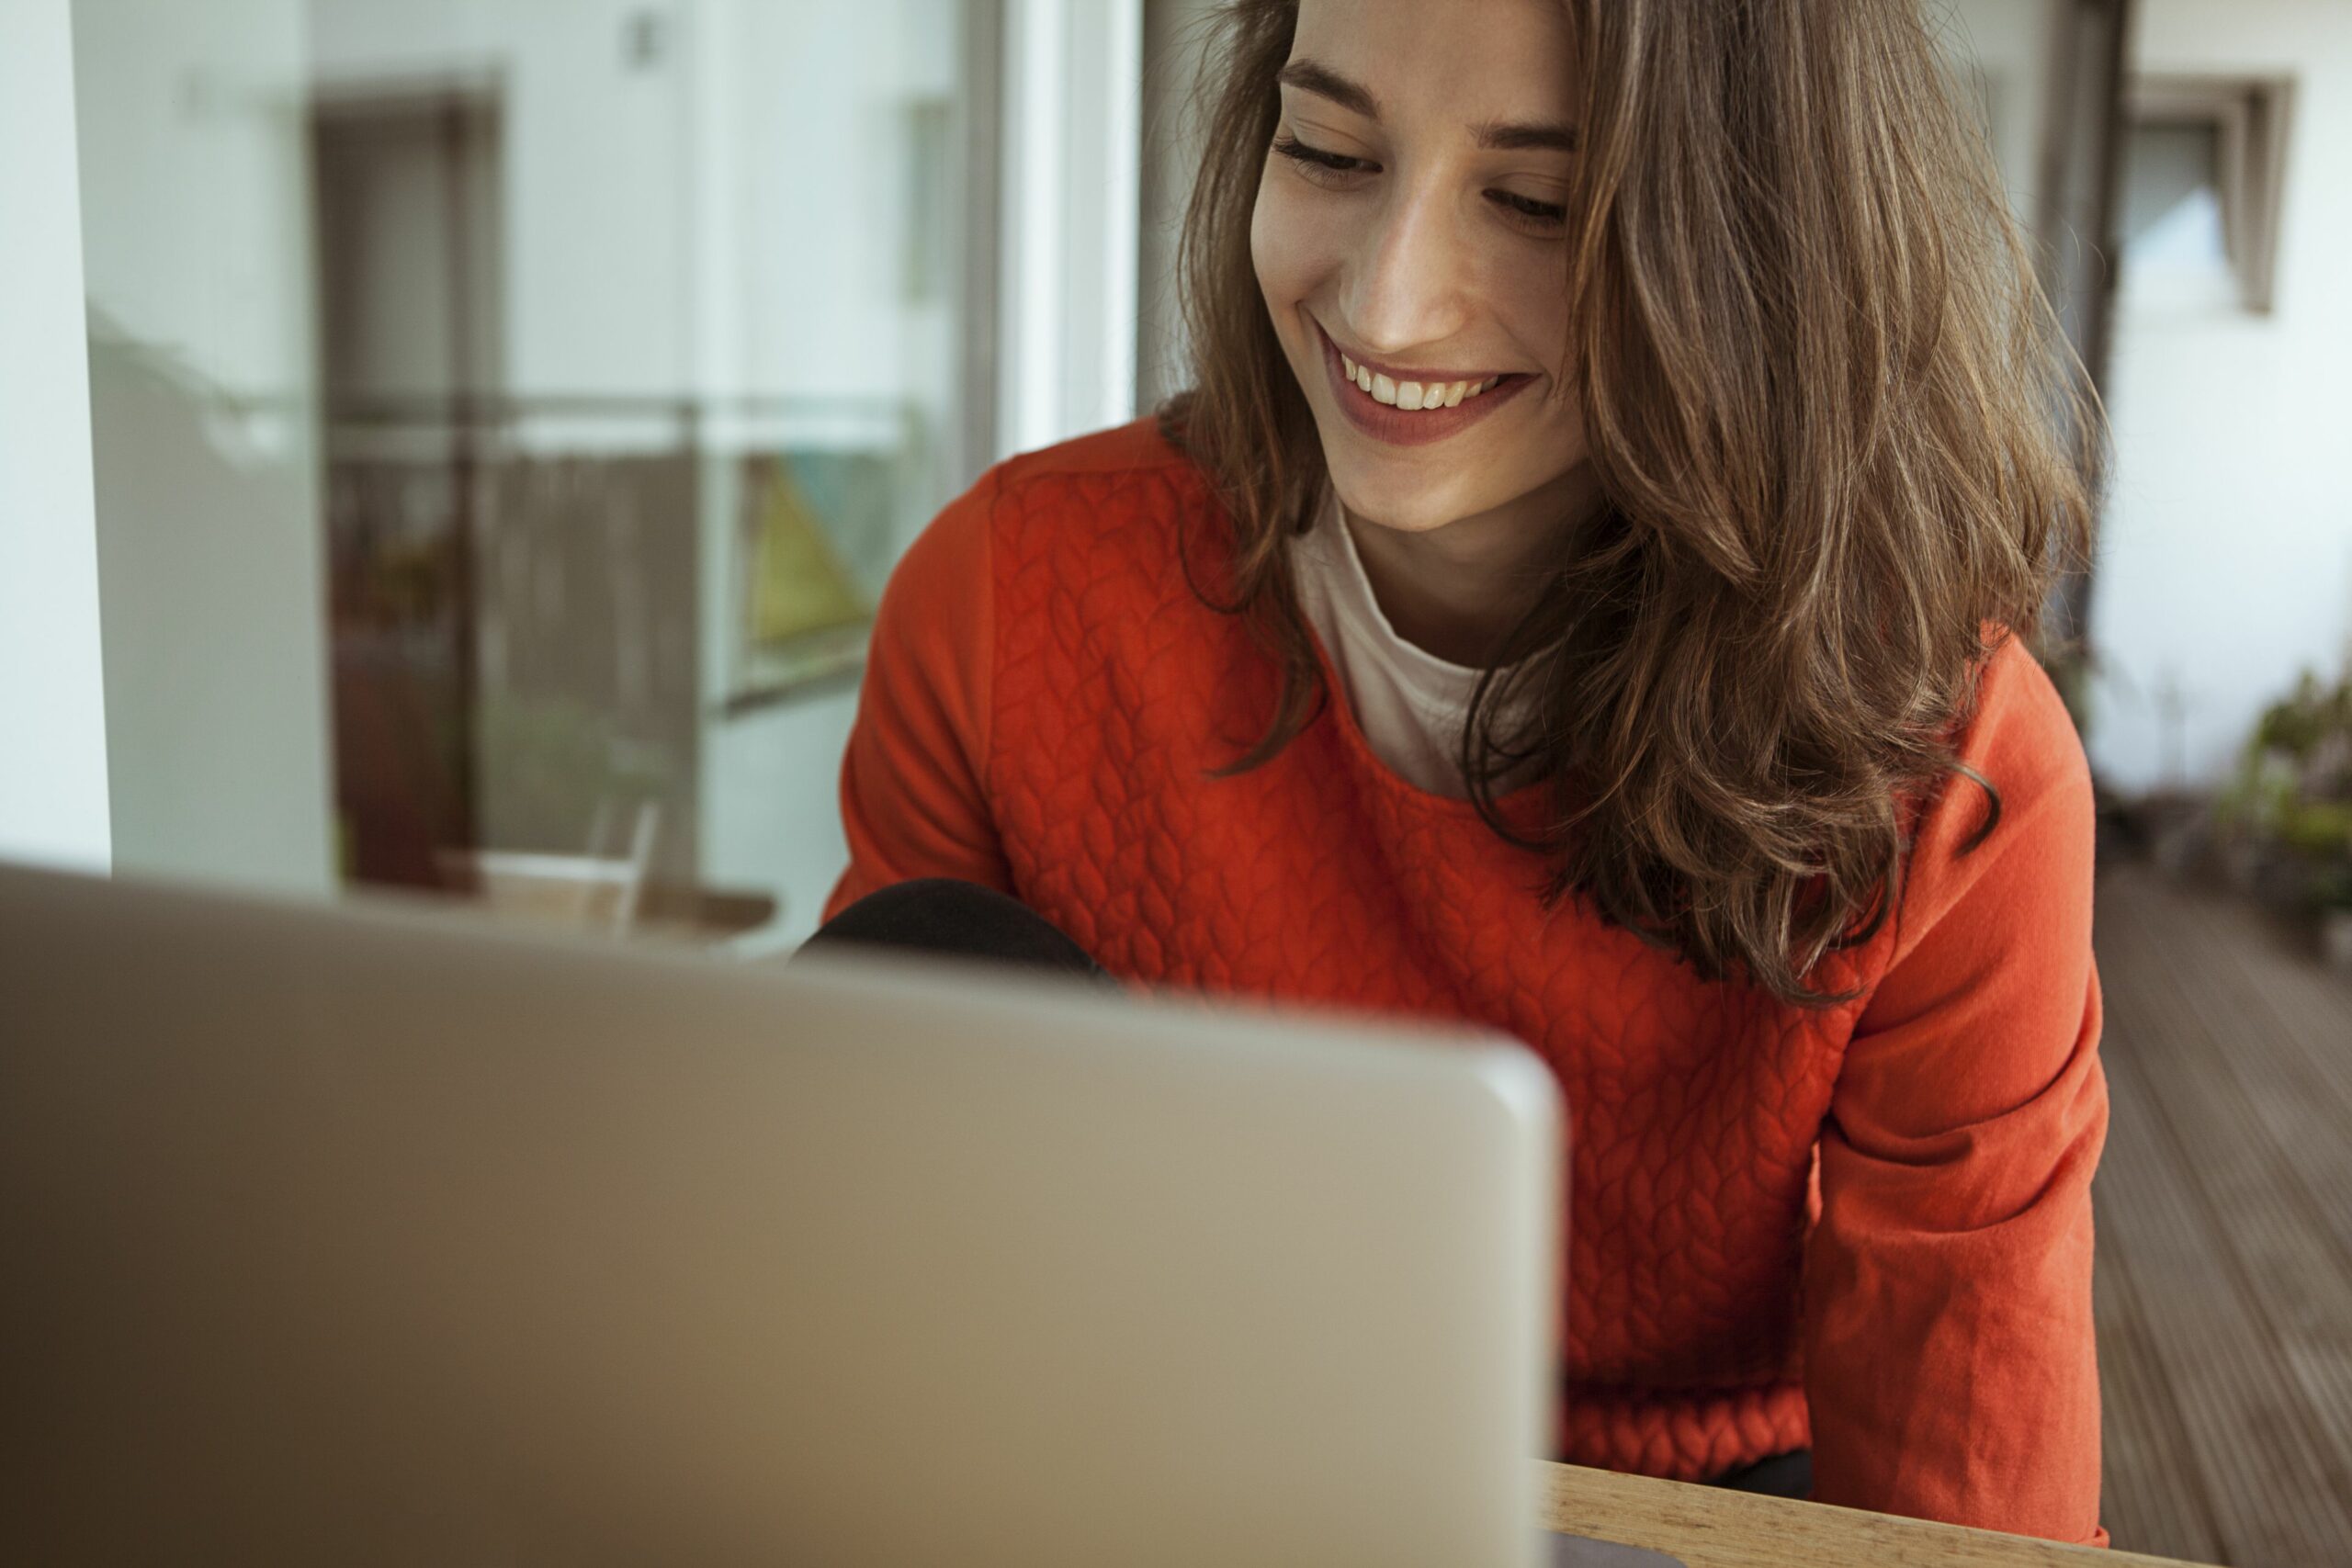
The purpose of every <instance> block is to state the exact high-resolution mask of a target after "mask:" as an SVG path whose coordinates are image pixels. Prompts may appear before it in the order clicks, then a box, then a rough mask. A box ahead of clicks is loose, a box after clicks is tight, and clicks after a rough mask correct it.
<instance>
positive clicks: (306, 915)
mask: <svg viewBox="0 0 2352 1568" xmlns="http://www.w3.org/2000/svg"><path fill="white" fill-rule="evenodd" d="M1561 1136H1562V1134H1561V1132H1560V1118H1559V1111H1558V1107H1557V1104H1556V1102H1555V1090H1554V1088H1553V1082H1552V1079H1551V1077H1549V1075H1548V1074H1547V1073H1546V1072H1545V1070H1544V1067H1543V1066H1541V1065H1540V1064H1539V1063H1538V1062H1537V1060H1536V1059H1535V1058H1534V1057H1533V1056H1532V1055H1530V1054H1528V1053H1527V1052H1526V1051H1525V1050H1524V1049H1523V1048H1521V1046H1519V1045H1517V1044H1514V1043H1511V1042H1510V1041H1508V1040H1506V1039H1504V1038H1502V1037H1500V1036H1498V1035H1495V1034H1491V1033H1482V1032H1470V1031H1464V1030H1442V1029H1439V1028H1437V1027H1434V1026H1432V1027H1430V1028H1426V1029H1411V1030H1408V1029H1405V1028H1401V1027H1398V1026H1397V1024H1396V1023H1394V1022H1393V1021H1392V1022H1384V1021H1378V1020H1374V1019H1369V1018H1363V1019H1347V1018H1341V1017H1338V1016H1335V1015H1329V1014H1307V1013H1302V1012H1295V1011H1292V1010H1263V1009H1260V1008H1246V1009H1245V1008H1240V1007H1236V1006H1231V1005H1226V1004H1219V1003H1212V1002H1209V1001H1207V1000H1206V999H1204V998H1187V997H1177V996H1169V997H1164V998H1154V999H1152V1000H1149V1001H1144V1000H1139V999H1136V998H1122V997H1119V996H1116V995H1108V994H1104V993H1103V992H1101V991H1099V990H1097V989H1096V988H1094V987H1084V986H1081V985H1079V984H1078V983H1076V982H1074V981H1070V980H1068V979H1063V978H1060V977H1057V976H1037V975H1034V974H1023V973H1020V972H1015V971H1012V970H1006V969H998V968H992V967H984V966H978V965H976V964H973V963H972V962H971V961H969V960H949V959H940V958H935V957H916V956H910V955H907V954H904V953H880V952H851V953H828V954H821V955H820V954H819V953H813V952H812V953H809V954H807V955H805V956H804V957H802V958H800V959H798V960H796V961H795V962H794V963H792V964H788V965H781V964H765V965H748V964H741V963H740V962H729V961H724V960H720V959H717V958H711V957H705V956H700V955H695V954H689V953H667V952H652V951H645V950H623V949H619V948H616V947H615V946H612V945H609V944H599V943H596V942H592V941H589V940H587V939H580V940H565V939H561V938H557V937H548V936H538V935H526V934H523V933H519V932H517V931H513V930H511V929H508V928H504V927H497V926H492V925H490V924H487V923H483V922H481V921H480V920H478V919H471V918H461V917H458V916H454V915H452V914H449V913H447V912H445V911H443V910H441V909H439V908H434V909H432V910H430V911H427V910H424V909H423V908H416V907H412V906H409V905H406V904H397V903H383V902H379V903H346V904H344V905H340V906H329V905H325V904H300V903H294V902H277V901H272V900H266V899H262V898H257V897H252V896H249V895H248V896H229V895H223V894H219V893H208V892H198V891H195V890H191V889H187V888H181V887H171V886H157V885H152V884H137V883H130V882H120V881H116V882H109V881H106V880H101V879H96V878H90V877H83V876H76V875H71V874H61V873H55V872H40V871H34V870H29V869H23V868H15V867H6V866H0V1258H5V1260H6V1261H5V1273H4V1274H0V1358H5V1363H0V1364H4V1365H5V1373H0V1467H4V1470H5V1472H4V1473H0V1529H5V1530H6V1536H7V1540H6V1544H5V1549H4V1551H0V1554H5V1555H6V1557H7V1558H8V1559H9V1560H10V1561H15V1562H66V1561H71V1562H84V1563H95V1562H182V1563H186V1562H238V1563H256V1564H258V1563H295V1562H300V1563H324V1562H334V1563H402V1564H419V1563H432V1564H489V1563H501V1564H504V1563H565V1564H602V1563H662V1564H718V1563H729V1564H732V1563H754V1562H757V1563H823V1564H859V1563H889V1564H909V1563H934V1562H935V1563H953V1564H959V1565H961V1564H986V1563H1007V1564H1011V1563H1019V1564H1023V1565H1027V1568H1038V1565H1050V1564H1060V1563H1070V1564H1078V1563H1085V1564H1090V1565H1091V1564H1103V1563H1114V1562H1115V1563H1129V1564H1136V1563H1163V1562H1164V1563H1186V1564H1202V1563H1217V1564H1228V1565H1229V1564H1242V1563H1283V1564H1301V1563H1324V1562H1329V1563H1348V1564H1355V1565H1363V1564H1376V1563H1400V1564H1401V1563H1412V1564H1428V1563H1432V1562H1446V1563H1452V1564H1506V1563H1527V1562H1538V1561H1543V1560H1545V1559H1548V1557H1549V1555H1550V1553H1549V1551H1548V1550H1547V1547H1546V1545H1545V1543H1544V1542H1542V1540H1541V1539H1540V1538H1539V1536H1538V1534H1537V1532H1536V1529H1535V1528H1534V1526H1535V1520H1536V1508H1537V1497H1536V1490H1535V1483H1536V1474H1535V1467H1534V1466H1533V1465H1532V1464H1531V1463H1530V1462H1529V1461H1531V1460H1532V1459H1535V1458H1537V1457H1539V1456H1541V1455H1542V1454H1543V1453H1544V1451H1545V1450H1546V1448H1547V1446H1548V1444H1549V1441H1550V1417H1551V1399H1552V1397H1553V1394H1552V1389H1553V1382H1554V1380H1553V1377H1552V1372H1551V1368H1552V1363H1553V1344H1552V1340H1551V1329H1550V1325H1551V1322H1552V1300H1553V1291H1554V1289H1555V1256H1556V1247H1557V1246H1558V1240H1557V1238H1558V1235H1559V1232H1558V1208H1557V1205H1558V1202H1559V1200H1560V1196H1561V1194H1560V1192H1559V1182H1560V1180H1561V1175H1560V1173H1561V1172H1562V1170H1563V1169H1564V1168H1565V1167H1564V1164H1563V1158H1562V1151H1561V1149H1560V1147H1559V1142H1560V1139H1561Z"/></svg>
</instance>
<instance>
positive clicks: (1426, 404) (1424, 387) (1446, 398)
mask: <svg viewBox="0 0 2352 1568" xmlns="http://www.w3.org/2000/svg"><path fill="white" fill-rule="evenodd" d="M1340 366H1341V367H1343V368H1344V369H1345V370H1346V371H1347V373H1348V379H1349V380H1351V381H1353V382H1354V383H1355V384H1356V385H1357V386H1359V387H1361V388H1363V390H1364V391H1365V392H1366V393H1367V394H1369V395H1370V396H1371V398H1372V399H1373V400H1374V401H1375V402H1383V403H1386V404H1387V405H1388V406H1389V407H1391V408H1398V409H1450V408H1453V406H1454V405H1455V404H1457V403H1459V402H1461V401H1462V400H1463V399H1464V398H1475V397H1476V396H1477V395H1478V394H1479V393H1481V392H1484V391H1486V390H1487V389H1489V388H1491V387H1492V386H1494V384H1495V383H1496V382H1497V381H1498V380H1500V379H1502V378H1501V377H1499V376H1497V377H1490V378H1487V380H1484V381H1453V382H1445V381H1439V382H1433V383H1423V382H1419V381H1406V382H1402V383H1399V382H1396V381H1392V380H1390V379H1389V378H1387V377H1385V376H1378V375H1374V373H1373V372H1371V371H1369V370H1367V369H1365V368H1364V367H1363V366H1361V365H1358V364H1357V363H1356V362H1355V361H1354V360H1352V359H1351V358H1349V357H1348V356H1347V355H1344V354H1342V355H1340Z"/></svg>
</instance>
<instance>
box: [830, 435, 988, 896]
mask: <svg viewBox="0 0 2352 1568" xmlns="http://www.w3.org/2000/svg"><path fill="white" fill-rule="evenodd" d="M1001 480H1002V471H1001V467H1000V468H991V469H990V470H989V472H987V473H986V474H983V475H982V476H980V479H978V482H977V483H975V484H974V485H973V486H972V487H971V489H969V490H967V491H965V492H964V493H963V494H962V495H960V496H958V497H957V498H956V500H954V501H952V502H949V503H948V504H947V506H946V508H945V510H944V511H942V512H941V513H940V514H939V515H938V516H936V517H934V518H933V519H932V521H931V523H930V524H929V525H927V526H926V527H925V528H924V529H923V531H922V534H921V535H919V536H917V537H916V539H915V542H914V543H913V544H912V545H910V546H909V547H907V553H906V554H905V555H904V556H903V557H901V558H900V559H899V564H898V566H897V568H896V569H894V570H892V572H891V573H890V581H889V582H888V584H887V585H886V586H885V587H884V589H883V591H882V602H881V604H880V605H879V606H878V607H877V608H876V613H875V619H874V637H873V642H872V646H871V648H870V649H869V650H868V651H867V654H866V660H865V680H864V682H863V684H862V685H861V687H860V689H859V692H858V700H857V719H856V722H855V724H854V726H853V727H852V728H851V730H850V737H849V746H848V749H847V750H846V751H844V752H843V754H842V783H841V801H842V833H843V835H844V836H845V837H846V838H847V839H848V840H849V865H848V867H847V868H846V869H845V870H844V871H843V872H842V874H841V878H840V880H839V881H837V882H836V883H835V884H834V886H833V891H832V893H831V897H828V898H827V899H826V900H825V908H824V913H823V917H822V918H823V919H827V920H830V919H832V918H833V917H834V916H835V915H837V914H839V913H841V911H842V909H843V908H846V907H847V906H848V905H850V904H852V903H854V902H855V901H856V900H857V899H859V898H862V897H865V895H866V894H868V893H871V892H874V891H875V890H876V889H877V888H882V887H887V886H890V885H891V884H892V883H895V882H904V881H908V880H910V878H914V877H919V876H954V877H961V878H962V879H964V880H965V881H967V882H977V883H978V884H980V885H981V886H987V887H994V888H997V889H999V890H1001V891H1004V892H1011V891H1012V886H1011V882H1012V877H1011V873H1010V872H1009V871H1008V869H1007V867H1006V865H1005V859H1004V851H1003V848H1002V846H1001V843H1000V842H999V840H998V838H997V832H996V823H995V819H994V818H993V817H992V816H991V815H990V813H989V805H988V796H987V794H986V790H985V787H984V784H985V781H986V779H987V769H988V755H989V676H990V672H991V666H992V664H993V662H994V657H995V619H994V615H993V605H992V598H993V583H994V579H993V578H992V576H991V574H990V569H989V519H990V516H991V514H992V513H994V511H995V503H996V498H997V492H998V490H999V488H1000V486H1001Z"/></svg>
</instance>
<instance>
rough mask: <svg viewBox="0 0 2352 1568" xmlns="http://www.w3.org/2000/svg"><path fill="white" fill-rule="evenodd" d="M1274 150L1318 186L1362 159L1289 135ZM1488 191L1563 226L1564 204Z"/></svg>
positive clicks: (1523, 212) (1530, 216) (1512, 207)
mask: <svg viewBox="0 0 2352 1568" xmlns="http://www.w3.org/2000/svg"><path fill="white" fill-rule="evenodd" d="M1274 151H1275V152H1279V153H1281V154H1282V155H1283V157H1285V158H1288V159H1289V160H1290V161H1291V162H1292V163H1294V164H1297V165H1298V167H1299V170H1300V172H1301V173H1303V174H1305V175H1306V177H1307V178H1308V179H1310V180H1313V181H1314V182H1315V183H1316V184H1317V185H1322V184H1323V183H1324V180H1325V177H1326V176H1328V175H1351V174H1354V173H1355V172H1356V171H1355V170H1353V169H1343V168H1340V164H1361V163H1363V162H1364V160H1363V159H1362V158H1351V157H1349V156H1347V155H1346V154H1345V153H1341V152H1323V151H1321V150H1319V149H1317V148H1314V147H1309V146H1308V145H1307V144H1306V142H1304V141H1299V140H1297V139H1296V138H1295V137H1290V136H1277V137H1275V138H1274ZM1491 194H1492V195H1495V196H1498V197H1501V198H1502V202H1503V206H1504V207H1505V208H1506V209H1508V210H1509V211H1510V212H1511V213H1512V214H1513V215H1514V216H1516V217H1519V218H1523V219H1525V220H1528V221H1529V222H1531V223H1538V224H1541V225H1543V226H1544V228H1545V229H1547V230H1551V231H1559V230H1561V229H1564V228H1566V225H1567V219H1568V211H1567V209H1566V208H1565V207H1555V206H1554V205H1553V204H1552V203H1550V202H1548V201H1532V200H1530V199H1529V198H1528V197H1523V196H1513V195H1512V194H1511V193H1510V192H1509V191H1507V190H1498V191H1495V192H1492V193H1491Z"/></svg>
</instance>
